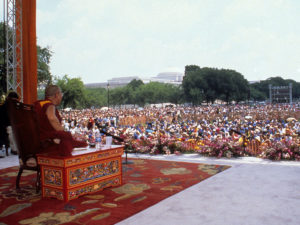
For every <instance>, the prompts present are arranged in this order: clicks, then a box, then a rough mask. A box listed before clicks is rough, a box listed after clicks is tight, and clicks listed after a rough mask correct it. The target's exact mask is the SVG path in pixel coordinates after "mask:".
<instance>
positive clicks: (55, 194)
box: [45, 187, 64, 200]
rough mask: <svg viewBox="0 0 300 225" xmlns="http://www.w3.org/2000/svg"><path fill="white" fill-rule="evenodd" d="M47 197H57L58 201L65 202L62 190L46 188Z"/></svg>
mask: <svg viewBox="0 0 300 225" xmlns="http://www.w3.org/2000/svg"><path fill="white" fill-rule="evenodd" d="M45 197H55V198H57V199H60V200H63V199H64V194H63V192H62V191H60V190H56V189H52V188H47V187H46V188H45Z"/></svg>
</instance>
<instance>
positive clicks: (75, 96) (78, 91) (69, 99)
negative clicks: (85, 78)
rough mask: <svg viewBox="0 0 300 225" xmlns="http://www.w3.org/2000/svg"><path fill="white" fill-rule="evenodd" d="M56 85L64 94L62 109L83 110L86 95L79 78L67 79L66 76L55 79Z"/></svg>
mask: <svg viewBox="0 0 300 225" xmlns="http://www.w3.org/2000/svg"><path fill="white" fill-rule="evenodd" d="M56 84H57V85H58V86H59V87H60V88H61V90H62V92H63V93H64V97H63V99H62V103H61V106H62V107H63V108H66V107H71V108H79V109H81V108H84V106H85V101H86V95H85V87H84V84H83V82H82V81H81V78H69V77H68V75H65V76H63V78H61V79H60V78H57V81H56Z"/></svg>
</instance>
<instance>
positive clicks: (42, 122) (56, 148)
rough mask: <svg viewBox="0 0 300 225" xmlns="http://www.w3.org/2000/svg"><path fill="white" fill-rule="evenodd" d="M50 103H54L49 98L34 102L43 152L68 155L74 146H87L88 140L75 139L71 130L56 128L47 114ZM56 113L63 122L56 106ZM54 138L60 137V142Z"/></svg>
mask: <svg viewBox="0 0 300 225" xmlns="http://www.w3.org/2000/svg"><path fill="white" fill-rule="evenodd" d="M50 105H54V104H53V103H52V102H51V101H50V100H48V99H46V100H41V101H37V102H35V103H34V107H35V110H36V113H37V116H38V121H39V131H40V141H41V146H42V152H47V153H57V154H59V155H63V156H68V155H71V152H72V150H73V148H76V147H85V146H87V143H86V142H84V141H77V140H75V139H73V137H72V135H71V133H70V132H66V131H57V130H55V129H54V127H53V126H52V125H51V123H50V121H49V119H48V117H47V115H46V111H47V108H48V107H49V106H50ZM55 115H56V117H57V118H58V120H59V122H61V120H62V119H61V116H60V114H59V112H58V110H57V109H56V108H55ZM53 139H60V143H59V144H56V143H54V142H53Z"/></svg>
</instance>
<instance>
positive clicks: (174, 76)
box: [85, 72, 184, 88]
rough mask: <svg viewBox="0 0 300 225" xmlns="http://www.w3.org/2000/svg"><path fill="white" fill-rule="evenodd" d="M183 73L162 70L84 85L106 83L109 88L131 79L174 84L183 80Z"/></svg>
mask: <svg viewBox="0 0 300 225" xmlns="http://www.w3.org/2000/svg"><path fill="white" fill-rule="evenodd" d="M183 76H184V75H183V73H179V72H164V73H159V74H158V75H157V76H156V77H151V78H143V79H141V78H139V77H137V76H131V77H115V78H112V79H110V80H108V81H107V82H102V83H89V84H85V87H87V88H100V87H102V88H107V84H109V87H110V88H116V87H124V86H126V85H127V84H129V83H130V82H131V81H132V80H134V79H136V80H142V81H143V83H144V84H146V83H149V82H151V81H152V82H153V81H156V82H160V83H167V84H175V85H180V84H181V83H182V80H183Z"/></svg>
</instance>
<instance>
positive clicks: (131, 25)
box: [37, 0, 300, 83]
mask: <svg viewBox="0 0 300 225" xmlns="http://www.w3.org/2000/svg"><path fill="white" fill-rule="evenodd" d="M50 2H52V1H50ZM37 4H38V9H37V35H38V44H40V45H42V46H50V47H51V50H52V51H53V52H54V54H53V57H52V62H51V71H52V73H53V74H54V75H60V76H62V75H64V74H69V75H71V76H81V77H82V78H83V80H84V81H85V82H87V83H91V82H100V81H106V80H107V79H110V78H112V77H116V76H133V75H135V76H141V77H143V76H145V75H147V76H154V75H156V74H158V73H160V72H163V71H166V69H170V70H171V69H172V70H173V69H174V70H175V68H176V69H177V70H178V69H179V70H181V72H183V71H184V67H185V65H190V64H196V65H199V66H201V67H204V66H210V67H217V68H230V69H235V70H236V71H238V72H241V73H242V74H243V75H244V76H245V77H246V78H247V79H248V80H257V79H258V78H267V77H269V76H270V75H273V74H276V75H279V76H281V75H282V76H287V77H288V76H289V77H293V79H295V80H299V78H298V77H297V75H298V72H297V73H296V72H295V71H297V68H299V61H298V59H299V58H300V55H299V54H300V49H299V46H300V43H299V41H300V38H299V35H300V30H299V28H298V27H299V26H298V24H297V23H298V21H299V20H300V16H299V15H298V11H299V10H300V8H299V5H300V3H295V1H292V0H289V1H288V0H285V1H281V0H272V1H271V0H265V1H258V0H251V1H250V0H228V1H217V0H201V1H196V0H195V1H193V0H190V1H186V0H172V1H171V0H165V1H152V0H151V1H150V0H145V1H140V0H128V1H126V3H124V1H121V0H115V1H111V0H101V1H99V0H86V1H85V2H84V3H80V2H78V1H77V0H64V1H56V2H55V1H54V2H52V3H49V1H46V0H39V1H38V2H37ZM47 4H52V5H51V7H48V8H50V10H49V9H48V8H47V7H46V6H47ZM39 5H40V6H41V7H39ZM42 6H43V7H42Z"/></svg>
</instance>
